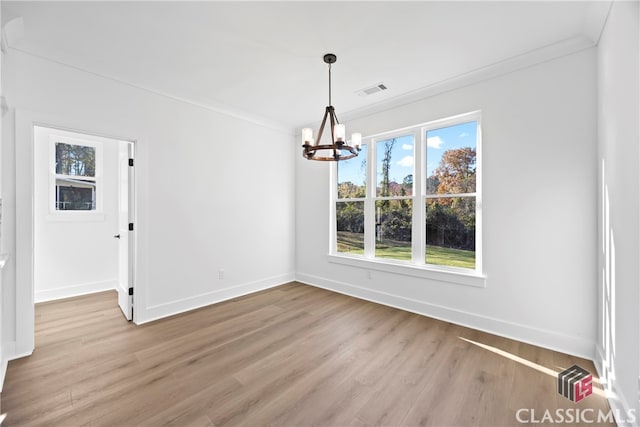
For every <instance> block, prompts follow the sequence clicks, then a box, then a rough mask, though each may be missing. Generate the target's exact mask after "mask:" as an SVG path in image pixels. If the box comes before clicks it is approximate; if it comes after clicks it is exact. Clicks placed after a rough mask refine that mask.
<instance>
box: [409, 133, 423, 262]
mask: <svg viewBox="0 0 640 427" xmlns="http://www.w3.org/2000/svg"><path fill="white" fill-rule="evenodd" d="M420 133H421V132H420V129H416V130H415V131H414V133H413V147H414V152H413V201H412V202H411V208H412V209H413V211H412V215H411V218H412V224H411V261H412V262H413V263H414V264H420V265H422V264H424V208H423V206H424V201H423V197H422V194H423V193H424V178H423V174H424V167H425V166H424V159H423V157H424V155H423V147H422V139H421V135H420Z"/></svg>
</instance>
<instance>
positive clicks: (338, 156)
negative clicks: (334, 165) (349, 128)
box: [302, 53, 362, 162]
mask: <svg viewBox="0 0 640 427" xmlns="http://www.w3.org/2000/svg"><path fill="white" fill-rule="evenodd" d="M324 62H325V63H327V64H329V106H328V107H327V108H325V110H324V117H323V118H322V123H321V124H320V130H318V138H317V139H315V140H314V139H313V129H311V128H304V129H302V148H303V149H304V150H303V152H302V155H303V156H304V158H305V159H309V160H320V161H325V162H326V161H335V162H337V161H340V160H347V159H351V158H353V157H356V156H357V155H358V153H359V152H360V145H361V144H362V134H360V133H354V134H352V135H351V143H349V142H347V141H346V140H345V134H346V130H345V127H344V125H343V124H340V122H339V121H338V117H337V116H336V111H335V109H334V108H333V105H331V64H333V63H334V62H336V56H335V55H334V54H333V53H327V54H326V55H325V56H324ZM327 117H329V124H330V126H331V144H322V143H321V139H322V131H323V130H324V125H325V124H326V122H327ZM323 152H324V153H326V154H324V155H323Z"/></svg>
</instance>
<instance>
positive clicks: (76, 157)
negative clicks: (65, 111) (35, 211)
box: [50, 135, 102, 212]
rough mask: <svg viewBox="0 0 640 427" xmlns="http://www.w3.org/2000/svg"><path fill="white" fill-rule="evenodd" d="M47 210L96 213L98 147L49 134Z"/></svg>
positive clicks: (98, 207)
mask: <svg viewBox="0 0 640 427" xmlns="http://www.w3.org/2000/svg"><path fill="white" fill-rule="evenodd" d="M50 144H51V151H50V152H51V169H52V179H51V186H50V188H51V197H50V200H51V211H53V212H59V211H97V210H99V209H100V206H99V205H100V203H99V200H100V198H99V195H100V191H101V190H102V189H101V188H100V181H99V180H100V160H101V159H100V155H101V146H100V145H99V144H98V143H95V142H89V141H80V140H75V139H71V138H67V137H61V136H56V135H52V136H51V137H50Z"/></svg>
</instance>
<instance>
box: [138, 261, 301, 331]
mask: <svg viewBox="0 0 640 427" xmlns="http://www.w3.org/2000/svg"><path fill="white" fill-rule="evenodd" d="M294 280H295V274H294V273H288V274H283V275H281V276H274V277H269V278H266V279H263V280H257V281H255V282H249V283H244V284H240V285H235V286H231V287H228V288H224V289H217V290H215V291H212V292H207V293H205V294H200V295H196V296H193V297H189V298H185V299H182V300H177V301H171V302H168V303H165V304H158V305H154V306H150V307H147V309H146V310H145V311H144V313H140V312H137V314H136V316H137V319H139V320H136V324H138V325H141V324H144V323H148V322H152V321H154V320H158V319H162V318H164V317H169V316H173V315H176V314H180V313H184V312H186V311H190V310H195V309H196V308H200V307H205V306H207V305H211V304H215V303H218V302H222V301H226V300H229V299H233V298H237V297H240V296H243V295H247V294H251V293H254V292H258V291H262V290H264V289H269V288H273V287H276V286H280V285H284V284H285V283H289V282H292V281H294ZM135 310H139V308H136V309H135Z"/></svg>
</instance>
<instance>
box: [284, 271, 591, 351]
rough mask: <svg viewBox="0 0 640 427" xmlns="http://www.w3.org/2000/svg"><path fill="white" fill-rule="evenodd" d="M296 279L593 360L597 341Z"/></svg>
mask: <svg viewBox="0 0 640 427" xmlns="http://www.w3.org/2000/svg"><path fill="white" fill-rule="evenodd" d="M296 280H297V281H299V282H301V283H305V284H308V285H311V286H316V287H319V288H323V289H327V290H330V291H334V292H339V293H342V294H345V295H349V296H352V297H356V298H360V299H364V300H367V301H371V302H375V303H378V304H383V305H387V306H390V307H395V308H399V309H401V310H405V311H409V312H412V313H416V314H421V315H423V316H428V317H433V318H436V319H440V320H444V321H446V322H451V323H455V324H457V325H461V326H466V327H469V328H472V329H478V330H481V331H484V332H489V333H491V334H495V335H500V336H503V337H506V338H510V339H514V340H518V341H521V342H526V343H529V344H533V345H536V346H539V347H544V348H548V349H551V350H556V351H560V352H563V353H567V354H572V355H574V356H579V357H582V358H585V359H589V360H593V358H594V356H595V343H594V342H592V341H589V340H585V339H581V338H577V337H573V336H568V335H564V334H559V333H557V332H555V331H549V330H544V329H539V328H533V327H530V326H527V325H522V324H518V323H514V322H509V321H505V320H501V319H496V318H493V317H488V316H484V315H480V314H476V313H470V312H467V311H462V310H457V309H454V308H449V307H444V306H441V305H437V304H432V303H429V302H426V301H418V300H415V299H411V298H406V297H403V296H400V295H393V294H389V293H386V292H380V291H376V290H372V289H367V288H363V287H360V286H356V285H352V284H348V283H344V282H338V281H335V280H329V279H325V278H323V277H319V276H314V275H309V274H297V275H296Z"/></svg>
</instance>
